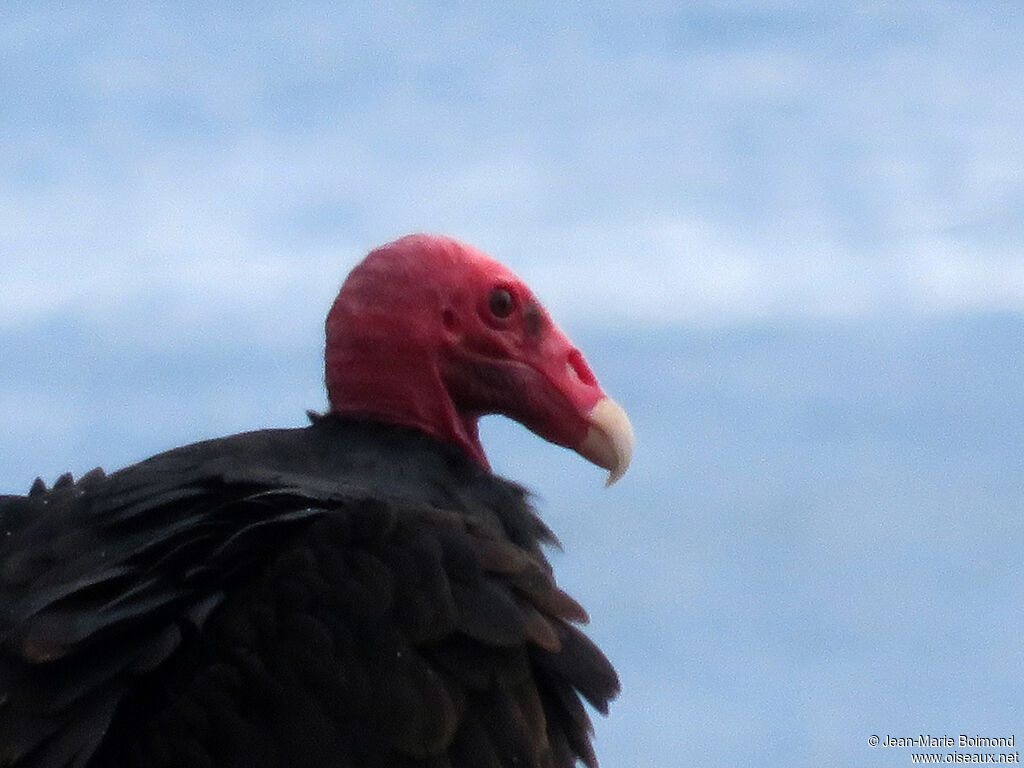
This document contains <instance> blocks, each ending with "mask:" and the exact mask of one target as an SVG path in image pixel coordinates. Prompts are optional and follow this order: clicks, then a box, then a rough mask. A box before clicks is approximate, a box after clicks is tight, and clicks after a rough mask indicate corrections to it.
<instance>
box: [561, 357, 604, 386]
mask: <svg viewBox="0 0 1024 768" xmlns="http://www.w3.org/2000/svg"><path fill="white" fill-rule="evenodd" d="M567 365H568V367H569V370H570V371H572V373H573V374H574V375H575V376H576V378H577V379H579V380H580V381H582V382H583V383H584V384H586V385H587V386H588V387H593V386H595V385H596V384H597V379H596V378H594V374H593V373H591V371H590V367H589V366H588V365H587V361H586V360H584V359H583V355H582V354H581V353H580V351H579V350H578V349H574V350H573V351H572V352H570V353H569V360H568V363H567Z"/></svg>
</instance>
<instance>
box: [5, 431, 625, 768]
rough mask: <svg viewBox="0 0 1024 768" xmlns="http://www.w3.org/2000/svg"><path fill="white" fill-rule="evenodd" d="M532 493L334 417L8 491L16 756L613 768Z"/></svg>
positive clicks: (592, 668)
mask: <svg viewBox="0 0 1024 768" xmlns="http://www.w3.org/2000/svg"><path fill="white" fill-rule="evenodd" d="M545 543H554V537H553V536H552V534H551V533H550V531H549V530H548V528H547V527H546V526H545V525H544V524H543V523H542V522H541V521H540V520H539V518H538V517H537V516H536V514H535V513H534V512H533V510H532V509H531V507H530V505H529V503H528V500H527V498H526V494H525V492H524V491H523V490H522V489H521V488H520V487H519V486H516V485H514V484H512V483H509V482H507V481H505V480H502V479H500V478H498V477H496V476H494V475H493V474H491V473H489V472H487V471H486V470H484V469H483V468H481V467H479V466H478V465H476V464H475V463H473V462H472V461H470V460H469V459H468V458H466V457H465V456H464V455H463V454H462V453H461V452H460V451H458V450H457V449H454V448H451V447H449V446H446V445H443V444H440V443H438V442H435V441H434V440H432V439H431V438H428V437H426V436H425V435H422V434H420V433H417V432H415V431H412V430H408V429H405V428H401V427H390V426H384V425H381V424H375V423H369V422H360V421H354V420H348V419H341V418H339V417H335V416H327V417H321V418H317V419H315V420H314V423H313V424H312V425H311V426H309V427H306V428H303V429H291V430H267V431H261V432H250V433H245V434H240V435H235V436H232V437H228V438H223V439H219V440H213V441H208V442H202V443H196V444H194V445H189V446H185V447H182V448H178V449H175V450H173V451H169V452H167V453H164V454H160V455H158V456H155V457H153V458H151V459H148V460H146V461H143V462H141V463H139V464H136V465H133V466H131V467H128V468H126V469H123V470H120V471H118V472H115V473H113V474H110V475H104V474H103V473H102V472H99V471H94V472H91V473H89V474H88V475H85V476H83V477H82V478H81V479H80V480H79V481H78V482H73V481H72V480H71V479H70V478H69V477H68V478H62V479H61V480H60V481H58V482H57V483H55V485H54V487H53V488H51V489H46V487H45V486H44V485H43V484H42V483H41V482H37V483H36V484H35V485H34V486H33V488H32V490H31V491H30V493H29V494H28V495H27V496H5V497H0V766H10V767H15V766H16V767H17V768H60V767H63V766H75V767H77V768H84V767H85V766H88V767H89V768H98V767H99V766H149V767H150V768H161V767H166V768H171V766H175V767H176V768H186V767H189V766H210V767H211V768H212V767H214V766H216V767H218V768H228V767H229V766H239V767H241V766H247V767H248V766H282V767H283V766H290V767H295V768H298V767H300V766H310V767H312V766H317V768H330V767H336V768H378V767H381V768H382V767H383V766H396V767H397V766H409V767H410V768H411V767H412V766H434V767H436V768H442V767H444V768H470V766H472V768H489V767H494V768H497V767H499V766H509V767H510V766H518V767H519V768H529V767H530V766H535V767H538V768H539V767H541V766H543V767H544V768H560V767H567V766H572V765H574V764H575V763H576V762H577V760H582V761H583V762H584V763H586V764H587V765H591V766H593V765H596V760H595V758H594V754H593V751H592V749H591V745H590V723H589V721H588V718H587V714H586V712H585V710H584V707H583V704H582V703H581V697H582V699H585V700H587V701H589V702H590V703H591V704H592V705H593V706H594V707H596V708H597V709H598V710H599V711H602V712H603V711H605V709H606V707H607V703H608V701H609V699H610V698H611V697H613V696H614V695H615V694H616V692H617V690H618V681H617V678H616V675H615V672H614V670H613V669H612V667H611V666H610V664H609V663H608V662H607V660H606V659H605V657H604V656H603V655H602V654H601V652H600V651H599V650H598V649H597V648H596V647H595V646H594V645H593V644H592V643H591V642H590V641H589V640H588V639H587V638H586V637H585V636H584V635H583V634H582V633H581V632H580V631H579V630H578V629H577V628H576V626H575V624H577V623H580V622H584V621H585V620H586V614H585V613H584V611H583V609H582V608H580V607H579V605H578V604H577V603H575V602H574V601H573V600H572V599H571V598H569V597H568V596H567V595H566V594H565V593H564V592H562V591H561V590H559V589H558V588H557V586H556V585H555V583H554V581H553V578H552V575H551V569H550V566H549V565H548V563H547V561H546V559H545V557H544V555H543V552H542V549H541V547H542V545H543V544H545Z"/></svg>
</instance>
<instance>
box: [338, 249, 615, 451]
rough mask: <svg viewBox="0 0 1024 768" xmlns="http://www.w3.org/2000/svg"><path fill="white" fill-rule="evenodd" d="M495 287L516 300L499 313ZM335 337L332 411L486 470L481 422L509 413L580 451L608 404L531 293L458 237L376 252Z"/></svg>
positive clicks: (353, 284) (342, 300)
mask: <svg viewBox="0 0 1024 768" xmlns="http://www.w3.org/2000/svg"><path fill="white" fill-rule="evenodd" d="M495 289H503V290H505V291H507V292H508V293H509V295H510V297H511V299H512V302H511V307H510V308H509V306H508V304H507V303H504V306H503V305H502V304H503V302H501V301H499V302H498V304H497V306H496V308H497V310H498V313H497V314H496V312H495V311H494V309H495V307H492V292H493V291H495ZM501 298H503V297H499V299H501ZM505 310H508V313H507V315H505V316H499V315H504V314H505ZM326 332H327V346H326V361H325V362H326V380H327V391H328V398H329V400H330V408H331V411H332V412H335V413H340V414H348V415H358V416H371V417H374V418H377V419H380V420H383V421H387V422H391V423H395V424H402V425H405V426H410V427H415V428H417V429H420V430H422V431H424V432H427V433H428V434H430V435H433V436H434V437H437V438H439V439H440V440H443V441H446V442H451V443H455V444H456V445H459V446H460V447H462V448H463V449H464V450H465V451H466V453H468V454H469V455H470V456H472V457H473V458H474V459H476V460H477V461H478V462H479V463H480V464H481V465H483V466H484V467H487V466H488V462H487V457H486V456H485V454H484V450H483V447H482V446H481V445H480V439H479V435H478V432H477V422H478V420H479V418H480V417H481V416H484V415H487V414H491V413H500V414H504V415H505V416H508V417H510V418H512V419H515V420H516V421H518V422H520V423H521V424H523V425H524V426H526V427H527V428H529V429H530V430H532V431H533V432H535V433H536V434H538V435H540V436H541V437H543V438H544V439H546V440H549V441H551V442H553V443H556V444H558V445H562V446H565V447H567V448H573V449H575V448H577V447H578V446H579V445H580V444H581V442H582V441H583V439H584V437H585V436H586V434H587V429H588V426H589V425H588V421H587V416H588V414H589V413H590V411H591V410H592V409H593V407H594V405H595V404H596V403H597V402H598V401H599V400H600V399H601V398H603V397H604V392H603V391H602V390H601V387H600V386H599V385H598V383H597V380H596V379H595V378H594V375H593V373H591V371H590V368H589V367H588V366H587V363H586V361H585V360H584V358H583V355H582V354H580V352H579V350H577V349H576V347H574V346H573V344H572V342H571V341H569V339H568V338H567V337H566V336H565V334H564V333H562V331H561V330H559V328H558V327H557V326H556V325H555V324H554V323H553V322H552V321H551V319H550V317H548V314H547V312H546V311H545V310H544V308H543V307H542V306H541V305H540V303H539V302H538V301H537V299H536V298H535V297H534V295H533V293H532V292H531V291H530V289H529V288H527V287H526V285H525V284H524V283H523V282H522V281H521V280H519V278H517V277H516V276H515V275H514V274H513V273H512V272H511V271H509V270H508V269H507V268H505V267H504V266H502V265H501V264H499V263H498V262H497V261H495V260H494V259H492V258H490V257H489V256H487V255H486V254H484V253H482V252H481V251H479V250H477V249H475V248H473V247H472V246H469V245H465V244H463V243H459V242H458V241H456V240H453V239H451V238H447V237H441V236H435V235H408V236H406V237H403V238H400V239H398V240H395V241H394V242H392V243H388V244H387V245H384V246H381V247H380V248H377V249H375V250H374V251H371V252H370V254H369V255H368V256H367V257H366V258H365V259H364V260H363V261H362V262H361V263H360V264H359V265H357V266H356V267H355V269H353V270H352V272H351V273H350V274H349V276H348V279H347V280H346V281H345V283H344V285H342V287H341V291H340V292H339V294H338V297H337V299H336V300H335V302H334V305H333V306H332V308H331V311H330V313H329V314H328V316H327V324H326Z"/></svg>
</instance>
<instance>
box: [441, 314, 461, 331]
mask: <svg viewBox="0 0 1024 768" xmlns="http://www.w3.org/2000/svg"><path fill="white" fill-rule="evenodd" d="M441 322H442V323H444V327H445V329H446V330H449V331H454V330H455V327H456V326H457V325H458V324H459V321H458V319H457V318H456V317H455V313H454V312H453V311H452V310H450V309H446V310H445V311H444V313H443V314H442V315H441Z"/></svg>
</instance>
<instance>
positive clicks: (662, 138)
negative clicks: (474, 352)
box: [0, 0, 1024, 766]
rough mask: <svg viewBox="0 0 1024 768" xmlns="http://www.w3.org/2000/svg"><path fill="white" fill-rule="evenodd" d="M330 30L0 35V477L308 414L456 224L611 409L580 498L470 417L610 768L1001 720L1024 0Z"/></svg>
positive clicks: (121, 28) (819, 755)
mask: <svg viewBox="0 0 1024 768" xmlns="http://www.w3.org/2000/svg"><path fill="white" fill-rule="evenodd" d="M336 5H338V4H320V5H318V4H312V3H301V2H300V3H294V4H291V5H290V6H288V7H284V6H282V4H247V5H245V6H240V5H237V4H229V3H223V4H217V7H216V8H209V7H206V4H190V3H178V4H142V3H126V4H116V5H115V4H111V3H90V2H81V3H76V4H74V7H73V8H67V7H64V4H56V3H45V2H43V3H38V2H37V3H31V4H29V3H13V4H7V5H6V6H5V7H4V8H3V9H2V10H0V93H2V94H3V96H4V97H3V99H2V101H0V180H2V183H0V286H2V300H0V356H2V358H3V361H2V362H0V491H7V492H10V491H19V492H22V491H24V490H25V489H27V487H28V485H29V484H30V483H31V481H32V479H33V478H34V477H35V476H36V475H37V474H41V475H43V476H44V477H46V478H48V479H52V478H54V477H56V475H58V474H59V473H61V472H63V471H65V470H68V469H70V470H74V471H75V472H82V471H85V470H87V469H89V468H91V467H92V466H94V465H96V464H102V465H104V466H106V467H107V468H108V469H112V468H116V467H118V466H122V465H124V464H126V463H129V462H132V461H135V460H138V459H140V458H143V457H145V456H146V455H149V454H151V453H153V452H156V451H158V450H162V449H165V448H167V447H170V446H172V445H175V444H179V443H182V442H187V441H191V440H195V439H199V438H204V437H213V436H216V435H219V434H223V433H226V432H233V431H238V430H242V429H250V428H256V427H261V426H281V425H291V424H300V423H301V421H302V418H303V416H302V414H303V412H304V410H305V409H307V408H320V407H322V406H323V402H324V396H323V393H322V386H321V381H322V374H321V370H320V365H321V363H320V355H321V350H320V346H321V343H322V322H323V316H324V313H325V311H326V309H327V307H328V306H329V304H330V301H331V299H332V298H333V296H334V294H335V292H336V290H337V288H338V285H339V284H340V282H341V280H342V279H343V277H344V275H345V273H346V272H347V270H348V269H349V268H350V267H351V266H352V265H353V264H354V263H355V262H356V260H357V259H358V258H359V257H360V256H361V255H362V254H363V253H364V252H365V251H366V250H367V249H368V248H370V247H372V246H374V245H376V244H378V243H380V242H383V241H386V240H389V239H392V238H393V237H395V236H397V235H399V234H402V233H405V232H408V231H414V230H430V231H442V232H447V233H451V234H453V235H456V236H459V237H462V238H465V239H467V240H470V241H472V242H474V243H475V244H477V245H479V246H480V247H482V248H484V249H485V250H487V251H489V252H491V253H493V254H494V255H495V256H497V257H498V258H499V259H501V260H502V261H504V262H506V263H507V264H509V265H510V266H511V267H512V268H513V269H514V270H516V271H517V272H518V273H519V274H520V275H522V276H523V277H524V278H525V279H526V280H527V281H528V282H529V283H530V284H531V286H532V287H533V288H534V290H535V292H536V293H537V294H538V295H539V296H540V297H541V298H542V300H544V301H545V303H546V304H547V306H548V308H549V310H550V311H551V313H552V314H553V316H554V317H555V318H556V319H557V320H558V321H559V322H560V324H561V325H562V326H563V327H564V328H565V329H566V330H567V331H568V332H569V333H570V335H571V336H573V337H574V338H575V339H576V340H577V341H578V342H579V343H580V345H581V347H582V348H583V350H584V352H585V353H586V354H587V356H588V359H589V360H590V362H591V363H592V365H593V367H594V369H595V370H596V372H597V373H598V375H599V376H600V377H601V378H602V380H603V381H604V383H605V384H606V387H607V388H608V389H609V391H611V392H612V393H613V394H616V395H618V396H619V399H620V400H622V401H623V403H624V405H625V406H626V407H627V409H628V410H629V411H630V412H631V414H632V415H633V416H634V422H635V425H636V427H637V431H638V435H639V440H640V443H639V447H638V451H637V457H636V464H635V466H634V468H633V470H632V471H631V474H630V475H629V476H627V478H626V479H625V480H624V481H623V482H622V483H621V484H620V485H618V486H616V487H615V488H614V489H612V490H610V491H602V490H601V489H600V487H599V486H600V482H599V478H598V477H597V475H596V473H595V472H594V470H593V469H592V468H590V467H586V466H583V465H582V463H581V462H579V461H578V460H576V459H575V458H574V457H572V456H570V455H569V454H567V453H565V452H563V451H560V450H559V449H555V448H551V447H548V446H544V445H542V444H540V443H539V442H538V441H537V440H536V439H535V438H533V437H532V436H530V435H529V434H527V433H526V432H525V430H522V429H521V428H519V427H517V426H516V425H511V424H505V423H502V422H501V421H500V420H491V421H489V422H488V423H487V424H486V425H485V430H484V436H485V443H486V447H488V449H489V450H490V452H491V454H492V458H493V459H494V463H495V465H496V467H497V468H498V469H499V470H500V471H502V472H503V473H505V474H507V475H509V476H512V477H514V478H515V479H517V480H519V481H521V482H524V483H525V484H527V485H529V486H531V487H533V488H535V489H536V490H537V492H538V496H539V499H540V502H541V505H542V508H543V510H544V512H545V514H546V516H547V518H548V519H549V520H550V521H551V522H552V524H553V525H554V527H555V528H556V530H557V531H558V532H559V534H560V535H561V537H562V538H563V541H564V542H565V543H566V548H567V552H566V553H565V554H564V555H558V556H556V568H557V569H558V572H559V574H560V575H561V578H562V580H563V581H564V582H565V583H566V584H568V585H569V586H571V588H572V591H573V592H574V593H575V594H578V595H580V596H582V597H583V599H584V602H585V603H586V604H587V605H588V607H590V608H591V612H592V615H593V616H594V621H595V625H594V634H595V636H597V637H599V638H600V639H601V641H602V643H603V644H604V645H605V646H607V647H608V648H609V649H610V651H611V652H612V655H613V657H614V658H615V660H616V661H617V662H618V664H619V667H620V669H621V670H622V672H623V678H624V682H625V686H626V687H625V692H624V694H623V697H622V699H621V700H620V702H619V703H618V704H617V705H616V706H615V708H614V709H613V711H612V716H611V717H610V718H609V719H608V720H604V721H602V722H600V723H598V748H599V754H601V755H603V756H604V761H605V764H606V765H653V766H667V765H677V764H680V760H681V759H682V758H681V757H680V756H681V755H682V756H686V755H691V756H693V757H694V759H696V760H698V761H699V762H701V763H702V764H704V765H736V764H744V763H750V762H753V763H756V764H761V765H784V766H800V765H807V766H811V765H813V766H818V765H821V764H824V763H830V764H834V765H849V766H864V765H879V766H882V765H903V764H906V763H907V762H909V760H910V757H909V754H908V753H907V752H905V751H899V750H896V751H893V750H889V751H884V750H874V751H872V750H871V749H870V748H869V747H867V746H866V741H867V738H868V736H869V735H871V734H872V733H881V734H883V735H884V733H886V732H894V733H895V732H897V731H898V730H900V731H907V732H909V733H910V734H918V733H929V732H931V733H940V732H946V733H951V734H956V733H960V732H961V731H964V732H967V733H974V732H977V733H981V734H986V733H991V735H1009V733H1011V732H1012V729H1013V728H1014V727H1018V726H1019V724H1020V723H1021V722H1024V719H1022V714H1024V710H1022V703H1021V702H1022V701H1024V687H1022V686H1024V655H1022V649H1021V643H1020V641H1019V638H1020V636H1021V635H1022V634H1024V633H1022V632H1021V630H1022V626H1021V620H1020V615H1021V614H1020V606H1021V602H1022V598H1024V595H1022V592H1021V590H1022V586H1021V585H1022V583H1024V580H1022V579H1021V575H1022V574H1021V570H1022V569H1021V567H1020V551H1021V544H1022V543H1024V522H1022V515H1021V514H1020V512H1021V505H1022V503H1024V459H1022V457H1024V450H1022V447H1021V446H1024V406H1022V400H1024V398H1021V396H1020V395H1021V386H1020V384H1019V377H1020V370H1021V369H1022V368H1021V366H1022V364H1024V341H1022V338H1024V258H1022V255H1021V254H1022V245H1024V225H1022V222H1024V140H1022V138H1021V137H1022V136H1024V89H1022V87H1021V83H1024V57H1022V56H1021V54H1020V48H1021V44H1022V42H1024V34H1022V33H1024V11H1022V10H1021V9H1020V8H1019V7H1018V6H1017V5H1016V4H1011V3H994V2H993V3H984V2H983V3H966V2H964V3H947V2H842V1H840V2H828V3H826V2H767V1H765V2H756V1H753V0H752V1H750V2H742V1H738V0H737V1H736V2H729V1H727V0H720V1H718V2H710V1H705V2H691V3H685V4H684V3H659V2H647V3H645V2H630V3H625V2H623V3H618V4H615V3H594V4H582V3H580V4H569V3H519V4H515V5H512V4H496V3H495V4H486V3H459V4H433V3H430V4H428V3H414V2H404V3H401V2H399V3H388V4H386V5H383V4H382V6H381V7H378V8H373V9H370V8H368V7H367V8H359V9H353V10H350V9H347V8H343V7H335V6H336ZM1004 732H1005V733H1004ZM1018 736H1019V737H1020V738H1024V733H1020V734H1018Z"/></svg>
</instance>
